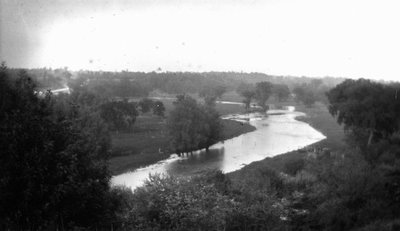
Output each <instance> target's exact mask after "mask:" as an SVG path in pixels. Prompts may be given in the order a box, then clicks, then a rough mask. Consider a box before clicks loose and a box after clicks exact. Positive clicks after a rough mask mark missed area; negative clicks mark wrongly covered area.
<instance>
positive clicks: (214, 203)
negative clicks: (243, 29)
mask: <svg viewBox="0 0 400 231" xmlns="http://www.w3.org/2000/svg"><path fill="white" fill-rule="evenodd" d="M65 87H68V88H69V90H70V93H59V94H56V93H54V92H52V90H54V89H58V88H65ZM399 89H400V84H398V83H389V82H376V81H372V80H367V79H359V80H352V79H343V78H331V77H325V78H308V77H292V76H270V75H265V74H260V73H236V72H207V73H184V72H182V73H173V72H171V73H169V72H164V73H156V72H150V73H139V72H92V71H77V72H72V71H69V70H68V69H55V70H53V69H28V70H22V69H13V68H7V66H6V65H5V64H4V63H3V64H2V65H1V67H0V150H1V154H0V166H1V167H0V229H1V230H359V231H367V230H368V231H369V230H383V231H386V230H387V231H390V230H399V229H400V214H399V211H400V184H399V182H400V133H399V129H400V95H399V96H398V90H399ZM170 98H172V99H170ZM167 99H168V100H167ZM224 100H230V101H236V102H237V103H238V104H237V105H224V104H221V103H220V101H224ZM272 105H281V106H287V105H295V106H296V110H299V111H302V112H305V113H306V114H307V115H308V116H305V117H301V118H298V119H299V120H302V121H305V122H307V123H309V124H310V125H312V126H313V127H315V128H316V129H317V130H319V131H321V132H322V133H324V135H325V136H327V139H325V140H323V141H320V142H317V143H316V144H312V145H310V146H307V147H305V148H301V149H299V150H295V151H293V152H289V153H285V154H282V155H278V156H275V157H268V158H266V159H264V160H262V161H258V162H254V163H251V164H249V165H247V166H245V167H243V168H242V169H240V170H237V171H234V172H231V173H223V172H221V171H218V170H210V171H203V172H200V173H198V174H195V175H192V176H187V177H182V176H174V175H169V176H165V175H158V174H156V175H152V176H150V177H149V179H148V180H147V181H146V182H145V183H144V184H143V185H142V186H141V187H138V188H136V189H134V190H131V189H130V188H128V187H124V186H114V185H111V183H110V181H111V178H112V176H113V175H115V174H117V173H122V172H124V171H125V170H127V169H130V168H138V167H140V166H144V165H148V164H151V163H156V162H157V161H159V160H162V159H166V158H167V157H168V156H169V155H170V154H172V153H177V154H179V155H189V154H190V153H192V152H193V151H195V150H198V149H204V150H208V149H209V147H210V146H212V145H213V144H215V143H218V142H219V141H223V140H226V139H228V138H232V137H234V136H238V135H240V134H243V133H246V132H251V131H254V128H253V127H252V126H250V125H248V124H246V125H243V124H241V123H239V122H237V121H226V120H222V119H221V118H220V117H221V115H226V114H232V113H248V112H265V111H267V110H269V109H270V107H272ZM150 137H151V138H150ZM160 152H162V153H160ZM129 162H131V163H129Z"/></svg>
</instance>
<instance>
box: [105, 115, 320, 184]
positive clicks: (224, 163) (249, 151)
mask: <svg viewBox="0 0 400 231" xmlns="http://www.w3.org/2000/svg"><path fill="white" fill-rule="evenodd" d="M304 115H305V114H304V113H302V112H297V111H295V110H294V107H287V108H286V110H269V111H268V116H265V114H261V113H250V114H244V115H229V116H225V117H223V119H233V120H237V121H241V122H243V123H249V124H251V125H253V126H254V127H256V130H255V131H253V132H249V133H246V134H243V135H240V136H238V137H235V138H232V139H229V140H225V141H224V142H219V143H217V144H215V145H213V146H211V147H210V150H209V151H205V150H200V151H196V152H193V154H192V155H188V156H184V157H178V156H177V155H175V154H173V155H171V156H170V158H168V159H166V160H163V161H160V162H158V163H156V164H153V165H150V166H147V167H144V168H139V169H136V170H134V171H131V172H127V173H123V174H120V175H117V176H114V177H113V178H112V184H113V185H125V186H127V187H130V188H132V189H135V188H136V187H139V186H140V185H142V184H143V182H144V181H145V180H146V179H147V178H148V176H149V174H155V173H160V174H174V175H192V174H195V173H197V172H201V171H205V170H213V169H219V170H222V171H223V172H225V173H228V172H232V171H235V170H238V169H240V168H242V167H243V166H245V165H247V164H250V163H251V162H254V161H259V160H263V159H265V158H266V157H273V156H276V155H279V154H283V153H286V152H290V151H293V150H296V149H299V148H303V147H305V146H307V145H310V144H313V143H315V142H318V141H320V140H322V139H325V138H326V137H325V136H324V135H323V134H321V133H320V132H318V131H317V130H315V129H314V128H312V127H311V126H310V125H309V124H307V123H304V122H301V121H298V120H296V119H295V118H296V117H297V116H304Z"/></svg>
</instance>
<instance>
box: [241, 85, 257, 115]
mask: <svg viewBox="0 0 400 231" xmlns="http://www.w3.org/2000/svg"><path fill="white" fill-rule="evenodd" d="M236 91H237V93H239V94H240V95H241V96H242V97H243V98H244V99H243V103H244V105H245V108H246V110H248V109H249V108H250V104H251V101H252V99H253V98H254V97H255V94H256V93H255V89H254V86H253V85H250V84H245V83H242V84H240V85H239V87H238V88H237V90H236Z"/></svg>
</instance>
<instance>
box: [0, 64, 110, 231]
mask: <svg viewBox="0 0 400 231" xmlns="http://www.w3.org/2000/svg"><path fill="white" fill-rule="evenodd" d="M0 89H1V91H0V108H1V110H0V150H1V155H0V229H3V230H39V229H50V230H56V229H72V228H73V227H86V228H90V227H91V228H94V227H96V226H98V227H100V226H102V224H104V223H107V222H110V220H109V219H112V217H113V212H112V209H111V207H110V204H108V203H109V202H110V200H109V198H110V194H109V192H110V191H109V179H110V175H109V172H108V170H107V167H106V166H107V162H106V160H107V156H108V150H109V146H110V139H109V136H108V133H107V130H106V129H105V126H104V122H103V121H102V119H101V118H100V117H99V115H98V113H96V112H93V111H92V112H90V113H87V112H88V111H85V110H84V108H83V106H82V105H77V104H74V103H73V102H72V101H69V102H68V103H67V104H68V105H69V107H64V106H62V105H63V104H59V103H58V101H57V99H56V98H55V97H53V96H52V95H51V94H50V93H47V94H45V95H39V94H38V91H36V85H35V83H34V82H33V81H32V79H31V78H30V77H29V76H28V75H27V74H26V73H25V72H21V73H20V74H19V77H18V78H17V79H11V78H9V76H8V74H7V70H6V68H5V66H4V65H3V66H2V67H1V70H0ZM60 101H61V102H63V103H64V102H65V101H62V100H60ZM70 103H71V104H70ZM67 104H65V105H67ZM94 192H95V193H94ZM106 218H107V219H106ZM108 224H109V223H108Z"/></svg>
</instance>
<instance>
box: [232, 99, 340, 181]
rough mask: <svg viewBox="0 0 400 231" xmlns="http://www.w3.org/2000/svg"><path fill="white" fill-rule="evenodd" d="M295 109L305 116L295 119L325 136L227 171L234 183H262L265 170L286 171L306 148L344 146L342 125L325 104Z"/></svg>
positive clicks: (298, 160) (336, 147)
mask: <svg viewBox="0 0 400 231" xmlns="http://www.w3.org/2000/svg"><path fill="white" fill-rule="evenodd" d="M296 111H300V112H303V113H305V114H306V116H302V117H297V118H296V120H299V121H303V122H306V123H308V124H310V125H311V126H312V127H313V128H314V129H316V130H318V131H319V132H321V133H322V134H324V135H325V136H326V137H327V138H326V139H324V140H321V141H319V142H317V143H315V144H312V145H309V146H308V147H305V148H303V149H300V150H296V151H292V152H288V153H284V154H281V155H278V156H274V157H271V158H266V159H264V160H261V161H256V162H253V163H251V164H249V165H247V166H245V167H243V168H242V169H240V170H237V171H235V172H231V173H228V174H227V175H228V176H229V178H230V179H231V180H232V181H233V182H234V183H235V184H238V185H239V184H242V185H248V184H253V185H256V184H262V180H263V179H262V178H263V177H262V176H263V175H265V172H266V171H268V170H273V171H276V172H278V173H280V172H285V171H287V166H288V165H290V164H291V163H300V162H301V160H302V159H304V158H305V157H306V156H307V155H308V153H307V151H306V150H310V149H313V148H319V149H325V150H329V151H331V152H338V151H340V150H342V149H343V148H344V147H345V141H344V137H345V135H344V132H343V127H342V126H340V125H338V124H337V122H336V120H335V118H333V117H332V116H331V115H330V114H329V111H328V109H327V108H326V106H325V105H322V104H317V105H315V106H314V107H312V108H307V107H304V106H302V105H297V106H296Z"/></svg>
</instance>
